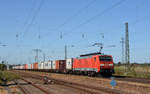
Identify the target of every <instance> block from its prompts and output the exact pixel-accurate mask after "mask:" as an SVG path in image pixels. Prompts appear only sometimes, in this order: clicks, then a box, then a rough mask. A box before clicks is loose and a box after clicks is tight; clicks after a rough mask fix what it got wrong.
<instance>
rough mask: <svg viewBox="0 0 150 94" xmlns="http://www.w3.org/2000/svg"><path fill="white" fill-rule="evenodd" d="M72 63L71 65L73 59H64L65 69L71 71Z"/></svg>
mask: <svg viewBox="0 0 150 94" xmlns="http://www.w3.org/2000/svg"><path fill="white" fill-rule="evenodd" d="M72 63H73V58H70V59H66V69H67V70H71V69H72Z"/></svg>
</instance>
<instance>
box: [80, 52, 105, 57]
mask: <svg viewBox="0 0 150 94" xmlns="http://www.w3.org/2000/svg"><path fill="white" fill-rule="evenodd" d="M93 55H104V54H103V53H100V52H96V53H88V54H83V55H80V57H85V56H93Z"/></svg>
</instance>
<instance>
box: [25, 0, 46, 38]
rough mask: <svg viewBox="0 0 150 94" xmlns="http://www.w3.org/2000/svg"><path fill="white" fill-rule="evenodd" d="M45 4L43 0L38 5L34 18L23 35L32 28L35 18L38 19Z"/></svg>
mask: <svg viewBox="0 0 150 94" xmlns="http://www.w3.org/2000/svg"><path fill="white" fill-rule="evenodd" d="M43 4H44V0H41V2H40V4H39V6H38V8H37V10H36V11H35V12H34V14H33V16H32V19H31V21H30V23H29V24H28V26H27V28H26V29H25V31H24V35H23V36H25V33H27V32H28V31H29V30H30V28H31V26H32V24H33V22H34V21H35V19H36V17H37V15H38V13H39V12H40V10H41V7H42V5H43Z"/></svg>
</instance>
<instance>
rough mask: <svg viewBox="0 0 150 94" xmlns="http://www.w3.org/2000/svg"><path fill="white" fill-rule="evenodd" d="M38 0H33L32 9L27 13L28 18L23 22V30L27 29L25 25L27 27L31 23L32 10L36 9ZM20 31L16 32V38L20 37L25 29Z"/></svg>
mask: <svg viewBox="0 0 150 94" xmlns="http://www.w3.org/2000/svg"><path fill="white" fill-rule="evenodd" d="M36 1H37V0H34V1H33V2H32V4H31V5H32V6H31V9H30V12H29V13H28V14H27V18H26V20H25V22H24V23H23V27H22V29H21V30H24V29H25V27H26V25H27V24H28V23H29V20H30V18H31V16H32V15H31V14H32V12H33V10H34V9H35V5H36ZM21 30H20V31H18V33H17V34H16V38H17V39H18V38H19V37H20V35H21V34H22V32H23V31H21Z"/></svg>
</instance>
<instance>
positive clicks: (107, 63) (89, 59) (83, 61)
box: [73, 53, 114, 76]
mask: <svg viewBox="0 0 150 94" xmlns="http://www.w3.org/2000/svg"><path fill="white" fill-rule="evenodd" d="M73 71H74V72H77V73H82V74H88V75H92V76H93V75H95V74H103V75H105V74H106V75H111V74H112V73H113V72H114V65H113V59H112V56H111V55H104V54H101V53H91V54H86V55H80V57H78V58H75V59H74V62H73Z"/></svg>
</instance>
